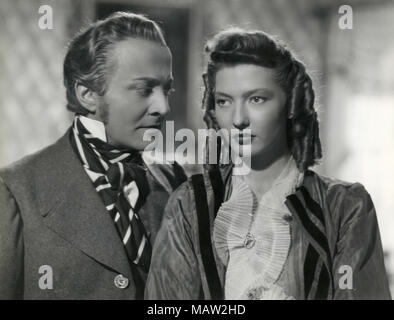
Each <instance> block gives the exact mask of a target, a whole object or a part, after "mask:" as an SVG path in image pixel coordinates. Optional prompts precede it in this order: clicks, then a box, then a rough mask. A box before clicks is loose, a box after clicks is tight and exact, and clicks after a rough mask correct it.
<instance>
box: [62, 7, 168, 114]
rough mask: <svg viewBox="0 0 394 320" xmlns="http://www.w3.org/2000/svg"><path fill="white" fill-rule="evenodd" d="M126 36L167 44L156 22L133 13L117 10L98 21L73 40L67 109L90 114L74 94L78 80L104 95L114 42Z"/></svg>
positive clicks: (66, 68) (68, 63) (69, 54)
mask: <svg viewBox="0 0 394 320" xmlns="http://www.w3.org/2000/svg"><path fill="white" fill-rule="evenodd" d="M127 38H136V39H144V40H149V41H153V42H157V43H159V44H161V45H164V46H166V45H167V44H166V41H165V39H164V35H163V31H162V29H161V28H160V27H159V26H158V24H157V23H156V22H154V21H152V20H150V19H148V18H146V17H144V16H143V15H140V14H134V13H130V12H116V13H114V14H112V15H110V16H109V17H108V18H106V19H104V20H99V21H97V22H95V23H93V24H91V25H90V26H89V27H88V28H86V29H85V30H83V31H82V32H80V33H79V34H78V35H77V36H76V37H75V38H74V39H73V40H72V41H71V43H70V44H69V46H68V51H67V54H66V57H65V58H64V64H63V83H64V86H65V88H66V96H67V109H68V110H70V111H73V112H75V113H78V114H83V115H86V114H87V113H88V110H86V109H85V108H84V107H83V106H82V105H81V104H80V102H79V101H78V98H77V96H76V94H75V88H76V84H77V83H79V84H83V85H84V86H86V87H87V88H89V89H90V90H92V91H94V92H96V93H97V94H99V95H101V96H102V95H104V94H105V92H106V89H107V84H106V74H107V70H108V65H107V58H108V53H109V51H110V50H111V49H112V48H113V46H114V44H116V43H117V42H119V41H122V40H125V39H127Z"/></svg>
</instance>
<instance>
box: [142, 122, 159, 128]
mask: <svg viewBox="0 0 394 320" xmlns="http://www.w3.org/2000/svg"><path fill="white" fill-rule="evenodd" d="M161 126H162V124H161V123H156V124H151V125H143V126H139V127H138V129H161Z"/></svg>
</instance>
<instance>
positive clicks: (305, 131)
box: [203, 28, 322, 171]
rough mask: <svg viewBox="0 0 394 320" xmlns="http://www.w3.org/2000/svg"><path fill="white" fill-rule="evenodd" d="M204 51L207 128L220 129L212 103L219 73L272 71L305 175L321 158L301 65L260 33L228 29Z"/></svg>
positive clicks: (314, 115)
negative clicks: (249, 67) (242, 67)
mask: <svg viewBox="0 0 394 320" xmlns="http://www.w3.org/2000/svg"><path fill="white" fill-rule="evenodd" d="M205 51H206V53H207V54H208V64H207V69H206V71H205V73H204V74H203V79H204V85H205V91H204V98H203V108H204V109H205V115H204V120H205V122H206V123H207V125H208V127H210V128H214V129H216V130H218V129H219V126H218V124H217V121H216V117H215V101H214V90H215V78H216V73H217V71H218V70H220V69H221V68H223V67H225V66H234V65H238V64H255V65H258V66H262V67H266V68H272V69H274V70H275V75H276V79H275V80H276V81H277V83H278V85H279V86H280V87H281V88H282V89H283V91H284V92H285V94H286V98H287V100H286V108H287V141H288V145H289V148H290V150H291V152H292V155H293V157H294V159H295V161H296V163H297V166H298V168H299V169H300V170H301V171H305V170H306V169H307V168H308V167H309V166H312V165H314V164H315V163H316V160H318V159H320V158H321V157H322V149H321V144H320V139H319V123H318V119H317V113H316V111H315V108H314V98H315V96H314V90H313V87H312V80H311V78H310V76H309V75H308V73H307V72H306V70H305V66H304V65H303V63H302V62H301V61H299V60H298V59H296V58H295V57H294V55H293V54H292V53H291V52H290V51H289V50H288V49H287V48H286V47H285V46H284V45H282V44H281V43H280V42H279V41H278V40H276V39H274V38H273V37H271V36H269V35H268V34H266V33H264V32H262V31H248V30H243V29H239V28H231V29H228V30H225V31H222V32H219V33H218V34H217V35H216V36H215V37H214V38H213V39H212V40H211V41H209V42H208V44H207V45H206V48H205Z"/></svg>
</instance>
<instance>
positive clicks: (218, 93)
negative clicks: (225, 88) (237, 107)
mask: <svg viewBox="0 0 394 320" xmlns="http://www.w3.org/2000/svg"><path fill="white" fill-rule="evenodd" d="M214 94H215V96H216V95H217V96H223V97H227V98H230V99H232V96H231V95H229V94H227V93H224V92H220V91H215V92H214Z"/></svg>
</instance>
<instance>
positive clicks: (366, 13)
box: [0, 0, 394, 293]
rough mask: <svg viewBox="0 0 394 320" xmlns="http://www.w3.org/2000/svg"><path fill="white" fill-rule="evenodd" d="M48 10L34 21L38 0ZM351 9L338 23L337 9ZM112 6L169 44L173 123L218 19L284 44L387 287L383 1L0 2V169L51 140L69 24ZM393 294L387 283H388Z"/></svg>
mask: <svg viewBox="0 0 394 320" xmlns="http://www.w3.org/2000/svg"><path fill="white" fill-rule="evenodd" d="M42 5H49V6H51V8H52V10H53V29H46V30H42V29H40V27H39V25H38V20H39V18H40V17H41V16H42V14H40V13H39V8H40V6H42ZM342 5H350V6H351V8H352V9H353V28H352V29H350V30H349V29H345V30H344V29H341V28H340V27H339V24H338V21H339V19H340V17H341V14H340V13H338V10H339V7H340V6H342ZM116 10H132V11H135V12H139V13H145V14H147V15H148V16H149V17H150V18H153V19H155V20H157V21H159V22H161V23H162V26H163V28H164V30H165V32H166V34H167V38H168V44H169V46H170V47H171V49H172V51H173V58H174V76H175V88H176V92H175V94H174V95H173V96H172V97H171V107H172V111H171V114H170V115H169V119H170V120H174V121H175V127H176V129H179V128H184V127H188V128H191V129H193V130H196V129H198V128H203V127H204V125H203V123H202V121H201V116H202V113H201V110H200V104H201V91H202V90H201V87H202V82H201V73H202V70H203V65H204V56H203V54H202V51H203V44H204V42H205V41H206V39H207V38H209V37H211V36H212V35H213V34H215V33H216V32H217V31H219V30H221V29H223V28H224V27H227V26H230V25H238V26H243V27H247V28H259V29H263V30H265V31H267V32H268V33H271V34H273V35H276V36H278V37H279V38H280V39H282V40H283V41H285V42H286V43H288V45H289V46H290V47H291V48H293V49H294V50H295V51H296V52H297V54H298V56H299V57H300V58H301V59H302V60H303V61H304V62H305V63H306V64H307V66H308V69H309V71H310V72H311V73H312V76H313V78H314V85H315V88H316V92H317V96H318V101H317V105H318V108H319V117H320V119H321V139H322V143H323V152H324V162H323V163H322V165H320V166H319V167H317V168H316V170H317V171H318V172H320V173H322V174H324V175H328V176H332V177H337V178H340V179H343V180H348V181H352V182H353V181H359V182H361V183H362V184H364V186H365V187H366V189H367V190H368V191H369V192H370V194H371V196H372V199H373V200H374V203H375V206H376V209H377V213H378V220H379V225H380V229H381V234H382V240H383V246H384V249H385V253H386V267H387V269H388V271H389V274H390V276H391V285H392V288H393V289H394V278H393V274H394V233H393V232H392V231H391V230H392V228H393V227H394V24H393V23H392V21H393V19H394V2H393V1H386V0H368V1H367V0H349V1H346V2H342V1H337V0H210V1H209V0H198V1H197V0H113V1H112V0H107V1H104V0H83V1H81V0H46V1H39V0H1V1H0V30H1V31H0V113H1V118H0V119H1V122H0V166H4V165H6V164H9V163H10V162H12V161H14V160H17V159H19V158H21V157H22V156H24V155H26V154H29V153H31V152H34V151H36V150H38V149H40V148H42V147H44V146H46V145H48V144H50V143H52V142H54V141H55V140H56V139H57V138H58V137H60V136H61V135H62V134H63V133H64V132H65V130H66V128H67V127H68V126H69V124H70V121H71V119H72V114H70V113H68V112H67V111H66V109H65V91H64V88H63V86H62V60H63V57H64V54H65V52H66V46H67V43H68V41H69V40H70V38H71V37H72V35H73V34H75V32H76V31H78V30H79V29H80V28H81V26H83V25H85V24H87V23H89V22H90V21H93V20H94V19H96V18H102V17H105V16H107V15H108V14H110V13H111V12H113V11H116ZM393 293H394V290H393Z"/></svg>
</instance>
